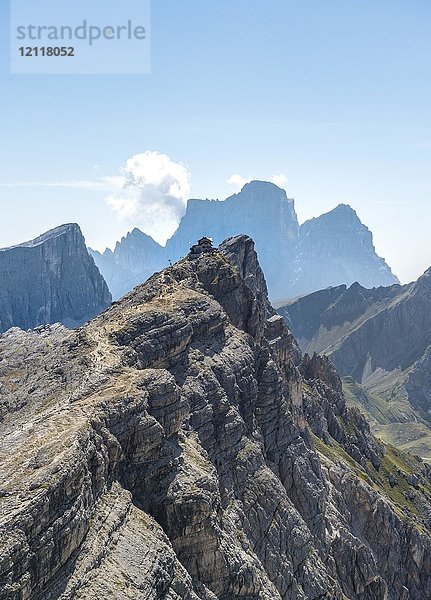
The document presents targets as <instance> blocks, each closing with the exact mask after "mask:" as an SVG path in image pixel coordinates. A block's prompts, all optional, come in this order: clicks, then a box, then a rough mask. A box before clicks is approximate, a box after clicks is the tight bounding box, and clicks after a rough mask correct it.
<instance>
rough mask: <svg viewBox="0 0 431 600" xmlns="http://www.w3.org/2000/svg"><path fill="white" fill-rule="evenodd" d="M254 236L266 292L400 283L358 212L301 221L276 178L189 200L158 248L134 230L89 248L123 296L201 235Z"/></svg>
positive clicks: (340, 210)
mask: <svg viewBox="0 0 431 600" xmlns="http://www.w3.org/2000/svg"><path fill="white" fill-rule="evenodd" d="M238 234H247V235H249V236H250V237H252V238H253V240H254V241H255V244H256V249H257V252H258V255H259V262H260V264H261V265H262V268H263V271H264V273H265V278H266V280H267V284H268V289H269V294H270V297H271V298H273V299H276V298H287V297H294V296H297V295H299V294H303V293H307V292H310V291H314V290H317V289H320V288H321V287H326V286H329V285H338V284H342V283H345V284H350V283H353V282H354V281H356V280H358V281H360V282H361V283H362V284H363V285H365V286H373V285H389V284H392V283H396V282H397V278H396V277H395V276H394V275H393V274H392V273H391V270H390V268H389V267H388V265H387V264H386V263H385V261H384V260H383V259H382V258H380V257H378V256H377V254H376V252H375V249H374V246H373V243H372V235H371V232H370V231H369V230H368V229H367V228H366V227H365V226H364V225H363V224H362V223H361V221H360V220H359V218H358V216H357V215H356V213H355V211H354V210H352V209H351V208H350V207H348V206H346V205H340V206H338V207H337V208H335V209H334V210H333V211H331V212H329V213H327V214H325V215H322V216H320V217H318V218H316V219H311V220H310V221H307V222H306V223H304V224H303V225H301V226H299V224H298V219H297V216H296V213H295V208H294V202H293V200H292V199H289V198H287V196H286V192H285V191H284V190H282V189H281V188H279V187H277V186H276V185H274V184H272V183H268V182H264V181H253V182H251V183H248V184H246V185H245V186H244V188H243V189H242V190H241V192H240V193H239V194H235V195H233V196H231V197H230V198H227V200H225V201H224V202H219V201H216V200H189V202H188V205H187V211H186V214H185V215H184V217H183V219H182V220H181V223H180V225H179V227H178V230H177V231H176V232H175V234H174V235H173V236H172V238H171V239H170V240H168V242H167V244H166V247H165V248H162V247H161V246H159V245H158V244H156V243H155V242H154V241H153V240H152V239H151V238H149V237H148V236H146V235H145V234H143V233H142V232H140V231H139V230H136V229H135V230H134V231H133V232H132V233H131V234H129V235H128V236H126V237H125V238H123V239H122V240H121V242H120V243H119V244H117V246H116V248H115V250H114V252H112V251H111V250H106V251H105V252H104V254H100V253H98V252H94V251H91V252H92V255H93V257H94V260H95V261H96V264H97V265H98V266H99V268H100V270H101V272H102V273H103V275H104V277H105V278H106V280H107V282H108V285H109V287H110V289H111V291H112V294H113V296H114V298H120V297H121V296H122V295H123V294H124V293H126V292H127V291H130V290H131V289H132V288H133V287H134V286H135V285H136V284H137V283H139V282H143V281H145V280H146V279H147V278H148V277H149V275H150V274H152V273H153V272H154V271H157V270H159V269H161V268H162V267H165V266H167V265H168V262H169V260H171V261H172V262H174V261H176V260H178V259H180V258H181V257H182V256H186V255H187V253H188V251H189V248H190V245H191V244H192V243H194V242H196V240H198V239H199V238H201V237H202V236H204V235H207V236H208V235H209V236H212V237H213V238H214V242H215V244H216V245H218V244H220V243H221V241H222V240H224V239H225V238H227V237H230V236H234V235H238Z"/></svg>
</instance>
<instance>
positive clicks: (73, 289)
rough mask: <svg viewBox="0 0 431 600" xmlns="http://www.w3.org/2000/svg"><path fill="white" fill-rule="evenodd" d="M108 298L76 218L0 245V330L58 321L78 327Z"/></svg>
mask: <svg viewBox="0 0 431 600" xmlns="http://www.w3.org/2000/svg"><path fill="white" fill-rule="evenodd" d="M110 302H111V294H110V293H109V290H108V287H107V285H106V283H105V281H104V279H103V277H102V276H101V274H100V272H99V270H98V268H97V267H96V265H95V264H94V261H93V259H92V258H91V257H90V255H89V253H88V251H87V248H86V246H85V240H84V236H83V235H82V232H81V230H80V228H79V226H78V225H77V224H75V223H69V224H66V225H61V226H60V227H56V228H55V229H52V230H50V231H48V232H46V233H44V234H43V235H41V236H39V237H37V238H35V239H34V240H31V241H28V242H24V243H22V244H18V245H16V246H12V247H10V248H4V249H2V250H0V331H6V330H7V329H9V328H10V327H13V326H18V327H22V328H23V329H27V328H30V327H36V326H38V325H42V324H47V323H55V322H57V321H58V322H61V323H63V324H64V325H66V326H68V327H76V326H78V325H81V324H82V323H84V322H85V321H88V320H89V319H91V318H93V317H94V316H96V315H97V314H98V313H99V312H101V311H102V310H103V309H105V308H106V307H107V306H108V305H109V304H110Z"/></svg>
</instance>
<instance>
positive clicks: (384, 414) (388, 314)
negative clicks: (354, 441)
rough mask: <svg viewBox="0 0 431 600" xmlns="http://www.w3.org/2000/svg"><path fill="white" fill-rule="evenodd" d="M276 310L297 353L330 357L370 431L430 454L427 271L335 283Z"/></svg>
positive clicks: (430, 295)
mask: <svg viewBox="0 0 431 600" xmlns="http://www.w3.org/2000/svg"><path fill="white" fill-rule="evenodd" d="M278 310H279V313H280V314H282V315H283V316H284V317H285V319H286V320H287V322H288V324H289V326H290V327H291V329H292V332H293V334H294V335H295V337H296V339H297V340H298V342H299V344H300V346H301V349H302V350H303V351H304V352H307V353H313V352H317V353H320V354H326V355H327V356H329V357H330V358H331V360H332V361H333V362H334V364H335V366H336V368H337V370H338V372H339V373H340V375H341V376H342V377H344V387H345V391H346V394H347V395H348V397H349V398H350V400H351V402H352V403H354V404H357V405H358V406H360V408H361V409H362V410H363V411H365V413H366V414H367V416H368V418H369V420H370V422H371V423H372V425H373V429H374V431H375V433H377V434H379V435H380V437H382V438H383V439H384V440H386V441H389V442H391V443H394V444H396V445H398V446H400V447H402V448H404V449H407V450H411V451H413V452H416V453H418V454H420V455H422V456H424V457H426V458H430V459H431V429H430V428H431V269H428V270H427V271H426V272H425V273H424V274H423V275H422V277H420V278H419V279H418V280H417V281H416V282H413V283H411V284H408V285H404V286H400V285H393V286H390V287H386V288H384V287H381V288H377V289H371V290H368V289H365V288H364V287H362V286H361V285H359V284H358V283H355V284H353V285H352V286H350V287H346V286H345V285H343V286H339V287H335V288H329V289H325V290H321V291H318V292H315V293H313V294H310V295H307V296H304V297H301V298H298V299H296V300H294V301H291V302H289V303H287V304H285V305H284V306H281V307H279V309H278Z"/></svg>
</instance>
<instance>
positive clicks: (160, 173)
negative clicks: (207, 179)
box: [106, 150, 191, 243]
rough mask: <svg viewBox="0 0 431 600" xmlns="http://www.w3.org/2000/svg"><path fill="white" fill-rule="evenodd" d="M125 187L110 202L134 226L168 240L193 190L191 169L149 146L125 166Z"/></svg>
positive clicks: (108, 201)
mask: <svg viewBox="0 0 431 600" xmlns="http://www.w3.org/2000/svg"><path fill="white" fill-rule="evenodd" d="M120 179H121V181H122V185H121V189H120V190H118V191H117V192H116V193H114V194H111V195H109V196H108V197H107V198H106V202H107V203H108V205H109V206H110V207H111V208H112V209H113V210H114V211H115V212H116V213H117V214H118V215H119V216H120V217H121V218H123V219H125V220H126V221H128V222H129V223H130V224H131V225H133V226H138V227H139V228H140V229H142V231H144V232H145V233H147V234H148V235H151V236H152V237H153V238H154V239H155V240H156V241H157V242H159V243H165V242H166V240H167V239H168V238H169V237H170V236H171V235H172V234H173V233H174V232H175V230H176V229H177V227H178V224H179V222H180V220H181V217H182V216H183V215H184V213H185V210H186V207H187V200H188V198H189V194H190V180H191V176H190V172H189V170H188V169H187V167H186V166H185V165H183V164H181V163H178V162H174V161H173V160H172V159H171V158H169V156H167V155H166V154H161V153H160V152H153V151H150V150H148V151H147V152H144V153H143V154H136V155H135V156H132V157H131V158H129V160H128V161H127V162H126V164H125V165H124V167H123V168H122V169H121V178H120Z"/></svg>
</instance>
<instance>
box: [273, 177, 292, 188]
mask: <svg viewBox="0 0 431 600" xmlns="http://www.w3.org/2000/svg"><path fill="white" fill-rule="evenodd" d="M271 181H272V183H275V185H278V187H281V188H285V187H286V185H287V182H288V181H289V179H288V177H287V175H284V174H283V173H279V174H278V175H274V176H273V177H271Z"/></svg>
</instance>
